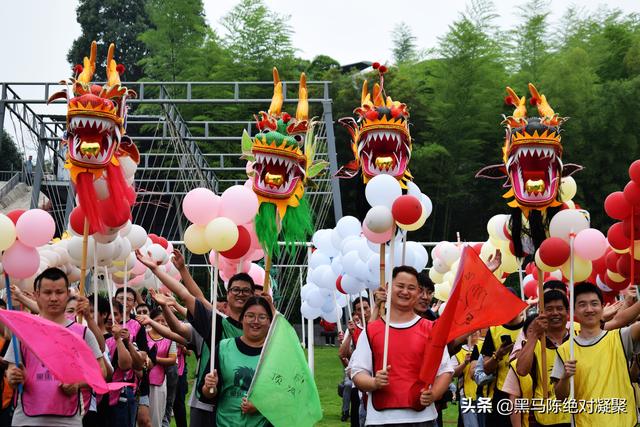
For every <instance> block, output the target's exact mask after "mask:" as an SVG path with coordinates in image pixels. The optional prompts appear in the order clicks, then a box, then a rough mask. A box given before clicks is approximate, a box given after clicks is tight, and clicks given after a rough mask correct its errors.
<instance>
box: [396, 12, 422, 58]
mask: <svg viewBox="0 0 640 427" xmlns="http://www.w3.org/2000/svg"><path fill="white" fill-rule="evenodd" d="M391 36H392V40H393V48H391V51H392V52H393V62H394V63H395V64H403V63H405V62H411V61H415V60H416V59H417V56H418V54H417V52H416V37H415V36H414V35H413V32H412V31H411V28H410V27H409V26H408V25H407V24H406V23H405V22H401V23H399V24H397V25H396V26H395V28H394V29H393V32H392V33H391Z"/></svg>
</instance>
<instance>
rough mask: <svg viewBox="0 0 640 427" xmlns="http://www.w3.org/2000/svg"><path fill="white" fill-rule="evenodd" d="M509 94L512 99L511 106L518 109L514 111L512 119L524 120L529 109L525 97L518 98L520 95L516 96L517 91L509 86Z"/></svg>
mask: <svg viewBox="0 0 640 427" xmlns="http://www.w3.org/2000/svg"><path fill="white" fill-rule="evenodd" d="M507 93H508V94H509V98H511V105H513V106H514V107H516V109H515V110H513V115H512V117H513V118H514V119H522V118H525V117H526V115H527V107H526V99H525V97H524V96H523V97H518V94H516V91H515V90H513V89H511V88H510V87H509V86H507Z"/></svg>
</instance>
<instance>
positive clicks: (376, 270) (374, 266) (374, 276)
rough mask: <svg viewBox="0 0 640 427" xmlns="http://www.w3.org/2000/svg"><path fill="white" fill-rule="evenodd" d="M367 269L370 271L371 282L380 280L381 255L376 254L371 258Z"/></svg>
mask: <svg viewBox="0 0 640 427" xmlns="http://www.w3.org/2000/svg"><path fill="white" fill-rule="evenodd" d="M367 268H368V269H369V280H371V281H374V282H375V281H377V280H380V254H374V255H373V256H372V257H371V258H369V262H368V263H367Z"/></svg>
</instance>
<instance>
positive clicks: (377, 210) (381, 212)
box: [363, 205, 393, 233]
mask: <svg viewBox="0 0 640 427" xmlns="http://www.w3.org/2000/svg"><path fill="white" fill-rule="evenodd" d="M363 225H364V226H366V227H367V228H368V229H369V230H371V231H372V232H374V233H385V232H387V231H389V230H390V229H391V227H393V214H392V213H391V209H389V208H388V207H386V206H382V205H378V206H374V207H372V208H371V209H369V212H367V215H366V216H365V217H364V224H363Z"/></svg>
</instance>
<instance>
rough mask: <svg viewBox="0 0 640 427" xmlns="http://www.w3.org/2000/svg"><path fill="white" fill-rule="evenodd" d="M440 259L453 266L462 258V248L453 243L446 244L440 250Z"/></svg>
mask: <svg viewBox="0 0 640 427" xmlns="http://www.w3.org/2000/svg"><path fill="white" fill-rule="evenodd" d="M439 258H440V259H441V260H443V261H444V262H445V263H447V265H448V266H451V264H453V263H454V261H455V260H457V259H458V258H460V248H458V247H457V246H456V245H454V244H453V243H451V242H445V243H444V244H443V245H442V247H441V248H440V256H439Z"/></svg>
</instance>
